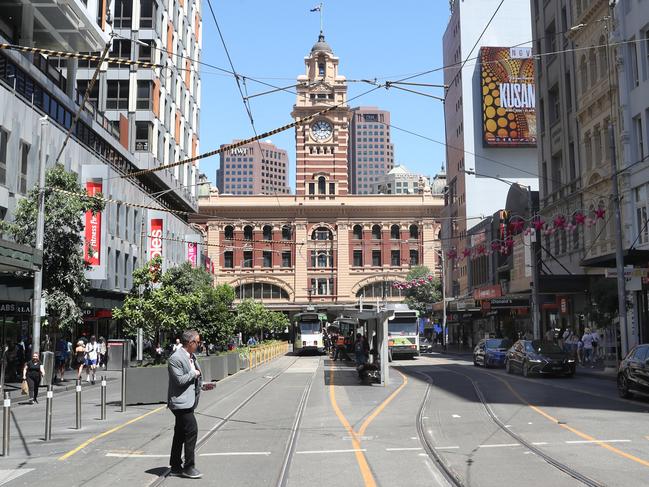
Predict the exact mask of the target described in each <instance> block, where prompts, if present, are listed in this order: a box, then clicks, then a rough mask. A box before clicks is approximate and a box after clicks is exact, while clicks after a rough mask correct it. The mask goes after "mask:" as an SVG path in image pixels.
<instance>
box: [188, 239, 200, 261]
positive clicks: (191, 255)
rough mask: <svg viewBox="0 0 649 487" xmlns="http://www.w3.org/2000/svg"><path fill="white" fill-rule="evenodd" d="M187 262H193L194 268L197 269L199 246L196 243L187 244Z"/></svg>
mask: <svg viewBox="0 0 649 487" xmlns="http://www.w3.org/2000/svg"><path fill="white" fill-rule="evenodd" d="M187 260H188V261H189V262H191V264H192V267H196V264H197V261H198V244H197V243H196V242H188V243H187Z"/></svg>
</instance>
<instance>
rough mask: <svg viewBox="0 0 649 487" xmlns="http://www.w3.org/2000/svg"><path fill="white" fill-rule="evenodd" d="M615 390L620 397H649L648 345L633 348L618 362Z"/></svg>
mask: <svg viewBox="0 0 649 487" xmlns="http://www.w3.org/2000/svg"><path fill="white" fill-rule="evenodd" d="M617 390H618V392H619V393H620V396H622V397H631V396H633V395H635V394H637V395H642V396H649V344H648V343H645V344H643V345H638V346H636V347H635V348H633V349H632V350H631V351H630V352H629V353H628V354H627V356H626V357H625V358H624V360H622V362H620V367H619V369H618V372H617Z"/></svg>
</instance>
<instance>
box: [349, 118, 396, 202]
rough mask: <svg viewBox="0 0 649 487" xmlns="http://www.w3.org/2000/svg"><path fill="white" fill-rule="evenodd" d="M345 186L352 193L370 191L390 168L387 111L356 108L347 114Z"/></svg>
mask: <svg viewBox="0 0 649 487" xmlns="http://www.w3.org/2000/svg"><path fill="white" fill-rule="evenodd" d="M350 128H351V134H350V140H349V184H350V185H351V188H350V189H351V192H352V193H353V194H367V193H372V192H374V190H373V187H374V186H375V183H377V182H378V181H379V180H380V178H381V176H383V175H384V174H387V173H388V172H389V171H390V170H391V169H392V168H393V167H394V145H393V144H392V142H391V138H390V112H388V111H385V110H379V109H378V108H376V107H357V108H353V109H352V113H351V124H350Z"/></svg>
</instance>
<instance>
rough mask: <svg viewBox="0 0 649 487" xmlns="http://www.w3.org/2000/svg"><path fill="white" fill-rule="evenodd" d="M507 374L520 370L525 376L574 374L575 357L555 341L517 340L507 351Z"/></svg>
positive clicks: (570, 375)
mask: <svg viewBox="0 0 649 487" xmlns="http://www.w3.org/2000/svg"><path fill="white" fill-rule="evenodd" d="M505 369H506V370H507V373H508V374H511V373H513V372H514V371H520V372H521V373H522V374H523V375H524V376H525V377H529V376H531V375H533V374H541V375H564V376H568V377H572V376H573V375H575V359H574V358H572V356H570V354H568V353H566V352H564V351H563V350H562V349H561V347H559V346H558V345H557V344H556V343H552V342H544V341H541V340H518V341H517V342H516V343H514V346H513V347H512V348H510V349H509V350H508V352H507V360H506V362H505Z"/></svg>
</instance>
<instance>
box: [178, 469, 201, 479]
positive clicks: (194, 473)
mask: <svg viewBox="0 0 649 487" xmlns="http://www.w3.org/2000/svg"><path fill="white" fill-rule="evenodd" d="M182 476H183V477H185V478H186V479H200V478H201V477H202V476H203V474H202V473H200V472H199V471H198V470H196V469H195V468H194V467H187V468H186V469H185V470H183V473H182Z"/></svg>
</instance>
